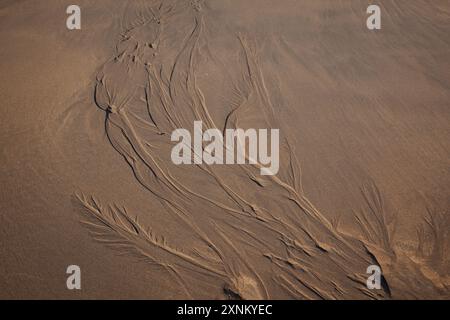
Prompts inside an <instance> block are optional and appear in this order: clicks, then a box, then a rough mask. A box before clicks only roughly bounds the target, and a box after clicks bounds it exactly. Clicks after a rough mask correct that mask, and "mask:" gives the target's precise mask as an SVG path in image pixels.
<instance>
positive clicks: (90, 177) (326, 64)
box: [0, 0, 450, 299]
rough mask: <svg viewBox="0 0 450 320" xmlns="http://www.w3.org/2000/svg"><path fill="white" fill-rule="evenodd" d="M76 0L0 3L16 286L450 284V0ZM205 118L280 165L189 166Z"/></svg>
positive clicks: (297, 292) (235, 294) (8, 264)
mask: <svg viewBox="0 0 450 320" xmlns="http://www.w3.org/2000/svg"><path fill="white" fill-rule="evenodd" d="M78 2H79V5H80V6H81V8H82V30H77V31H69V30H67V29H66V26H65V20H66V17H67V15H66V13H65V11H66V8H67V6H68V5H69V4H72V2H70V1H62V0H58V1H57V0H52V1H23V0H22V1H6V0H4V1H2V2H0V26H1V27H0V39H1V46H0V71H1V72H0V77H1V79H0V83H1V88H0V98H1V110H2V117H1V126H0V139H1V140H0V141H1V146H2V147H1V167H0V168H1V171H0V181H1V187H2V188H1V191H2V192H1V199H0V205H1V214H0V218H1V223H0V240H1V246H0V298H89V299H90V298H162V299H173V298H194V299H198V298H204V299H226V298H242V299H268V298H269V299H285V298H286V299H351V298H357V299H373V298H375V299H377V298H381V299H384V298H394V299H398V298H409V299H414V298H447V299H448V298H450V261H449V259H450V253H449V249H450V248H449V244H450V235H449V227H450V210H449V208H450V201H449V194H450V171H449V168H450V161H449V160H450V157H449V156H450V139H449V138H450V125H449V124H450V105H449V103H450V38H449V36H448V35H449V34H450V4H449V2H448V1H444V0H442V1H441V0H435V1H419V0H417V1H407V0H383V1H379V3H380V4H381V5H380V6H381V9H382V30H380V31H369V30H368V29H367V28H366V26H365V21H366V17H367V14H366V8H367V6H368V5H369V4H370V2H369V1H362V0H349V1H336V0H321V1H311V0H303V1H299V0H283V1H276V2H275V1H269V0H246V1H239V0H228V1H205V2H203V1H182V0H168V1H165V0H164V1H162V3H161V2H160V1H128V0H127V1H125V0H124V1H112V0H95V1H94V0H80V1H78ZM194 120H202V121H203V123H204V125H205V126H207V127H209V128H213V127H215V128H219V129H221V130H223V129H225V128H244V129H246V128H279V129H280V162H281V164H280V171H279V173H278V174H277V175H276V176H262V175H260V173H259V168H258V167H257V166H253V165H239V166H236V165H234V166H226V165H224V166H207V165H197V166H175V165H174V164H172V162H171V159H170V152H171V148H172V147H173V145H174V143H173V142H171V141H170V134H171V132H172V131H173V130H174V129H176V128H187V129H190V128H192V126H193V122H194ZM80 222H81V223H80ZM71 264H75V265H79V266H80V267H81V270H82V290H80V291H70V290H67V288H66V277H67V275H66V273H65V271H66V268H67V266H68V265H71ZM372 264H376V265H380V266H381V268H382V272H383V276H384V278H383V288H382V289H381V290H369V289H367V288H366V278H367V276H368V275H367V274H366V269H367V267H368V266H369V265H372Z"/></svg>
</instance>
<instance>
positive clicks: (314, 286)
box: [78, 1, 450, 299]
mask: <svg viewBox="0 0 450 320" xmlns="http://www.w3.org/2000/svg"><path fill="white" fill-rule="evenodd" d="M206 14H207V13H205V10H204V8H203V3H202V1H163V2H156V1H155V2H152V1H143V2H142V3H140V5H139V6H138V8H137V10H136V12H134V11H131V12H130V11H129V12H127V14H126V15H125V17H124V19H123V32H122V34H121V35H120V37H121V40H120V41H119V42H118V43H117V46H116V52H115V53H114V55H113V57H112V58H111V60H110V61H108V62H107V63H105V65H104V66H103V69H102V71H101V72H100V73H99V74H98V76H97V85H96V88H95V101H96V104H97V105H98V106H99V107H100V108H101V109H103V110H104V111H105V113H106V119H105V130H106V133H107V136H108V139H109V141H110V143H111V145H112V146H113V147H114V148H115V150H116V151H117V152H118V153H120V154H121V155H122V156H123V158H124V160H125V161H126V162H127V163H128V165H129V166H130V167H131V169H132V172H133V174H134V177H135V178H136V180H137V181H138V182H139V183H140V184H141V185H142V186H143V187H144V188H145V189H146V190H147V191H148V193H149V197H151V198H152V199H155V200H157V201H160V202H161V204H162V205H163V206H164V208H165V209H166V212H161V214H169V215H171V216H173V218H174V219H177V221H179V224H180V228H189V229H190V230H191V232H192V234H194V235H195V237H196V238H197V240H198V244H199V245H198V246H196V247H191V248H178V247H175V246H173V245H172V244H171V241H170V236H171V235H170V234H167V235H156V234H154V232H153V231H152V226H151V225H144V224H143V223H141V222H140V221H139V220H138V216H137V215H135V214H133V213H130V212H128V211H127V209H126V208H120V207H118V206H116V205H109V206H107V205H102V204H101V203H100V201H99V200H97V199H96V198H95V197H94V196H84V195H78V199H79V200H80V201H81V202H82V203H83V205H84V206H85V208H86V209H87V211H88V215H87V219H86V221H85V223H86V225H87V226H88V227H89V228H90V229H91V230H92V231H93V233H94V235H95V237H96V239H98V240H100V241H102V242H105V243H107V244H109V245H111V246H113V247H114V248H117V249H121V250H124V251H126V252H130V253H132V252H134V253H137V254H138V255H139V256H141V257H144V258H145V259H146V261H149V262H151V263H155V264H158V265H160V266H162V267H163V268H165V269H166V270H167V271H168V272H169V273H171V274H172V275H173V279H174V281H176V282H177V283H179V284H180V286H181V287H182V288H183V291H184V292H185V294H186V297H190V298H195V297H196V287H195V282H193V281H192V277H186V274H196V275H197V276H196V277H197V279H200V280H199V281H209V279H211V278H214V279H220V281H221V282H222V284H223V285H222V286H223V294H224V297H229V298H242V299H268V298H282V297H291V298H295V299H344V298H374V299H377V298H389V297H396V298H398V297H407V298H408V297H414V296H417V297H442V296H443V295H447V296H448V295H449V286H450V281H449V277H448V275H447V274H446V272H447V273H448V269H447V268H448V264H447V263H448V261H446V259H447V258H446V257H447V250H448V247H447V245H448V242H449V235H448V230H446V229H445V228H440V227H439V226H440V225H444V226H445V225H448V222H446V224H445V223H441V224H439V223H438V222H437V220H436V219H438V218H442V219H443V220H444V219H448V215H447V216H445V215H442V216H438V215H436V213H431V214H430V220H428V222H427V223H428V226H429V227H430V228H431V230H432V232H433V233H434V242H433V243H432V244H430V245H428V244H426V242H427V240H426V239H425V238H424V240H422V241H421V242H420V243H421V247H420V248H419V250H418V252H420V253H421V254H419V253H418V254H417V255H416V256H414V257H411V256H410V255H407V254H405V253H404V252H402V249H401V248H396V247H395V244H393V243H392V242H393V235H394V233H395V216H394V215H392V214H390V213H389V212H386V210H385V208H384V204H383V197H382V194H381V193H380V191H379V190H378V188H377V186H376V185H375V183H373V182H369V183H367V184H365V185H364V186H363V187H362V189H361V192H362V194H363V195H364V198H365V201H366V203H367V206H366V208H365V209H363V210H361V211H358V212H357V213H356V219H357V221H358V224H359V225H360V229H361V233H360V234H351V235H350V234H344V233H342V232H341V231H340V230H339V228H338V226H339V223H338V221H329V220H328V219H327V218H326V216H324V215H323V214H322V213H321V212H320V211H319V210H318V209H317V208H316V207H315V206H314V205H313V204H312V203H311V202H310V201H309V200H308V198H307V197H306V195H305V192H304V190H303V187H302V182H301V178H302V177H301V167H300V163H299V161H298V160H297V157H296V155H295V150H294V149H293V148H292V147H291V144H290V143H289V137H287V136H283V132H287V131H288V130H283V123H282V122H281V121H279V119H278V118H277V111H276V108H277V107H276V104H275V103H274V100H276V99H279V97H278V96H277V95H276V92H275V94H274V90H272V89H270V90H269V88H268V85H267V83H266V80H265V77H264V72H263V68H262V67H261V64H260V61H259V50H260V49H259V48H258V46H257V44H256V43H254V42H253V41H252V39H251V36H249V35H245V34H236V42H238V43H239V44H240V54H239V57H240V60H239V61H240V62H241V64H242V66H241V67H240V68H237V70H239V71H240V72H241V73H240V74H238V75H229V76H228V77H227V80H228V82H229V85H230V86H231V87H232V88H233V95H232V96H231V97H228V99H229V100H228V101H227V102H228V105H227V106H226V107H224V108H229V109H228V112H227V114H226V116H225V117H222V118H219V117H215V118H214V117H213V115H212V112H211V109H210V106H208V103H207V101H206V98H205V95H204V93H203V92H202V89H201V88H200V86H199V83H198V81H197V79H198V73H199V69H200V68H201V65H202V63H203V62H204V61H205V60H206V59H208V61H210V63H211V61H212V62H213V63H219V62H218V61H217V60H215V59H214V57H212V56H211V53H210V51H209V49H208V45H209V39H208V22H209V21H208V19H206V17H205V15H206ZM174 20H177V21H178V23H177V24H173V23H172V22H173V21H174ZM179 21H182V22H181V23H180V22H179ZM173 25H176V26H180V25H182V26H183V28H182V29H180V28H178V27H177V28H176V29H175V28H174V27H173ZM274 95H275V96H276V97H273V96H274ZM194 121H202V122H203V125H204V126H205V127H206V128H205V130H206V129H208V128H218V129H220V130H224V129H226V128H243V129H246V128H252V127H253V128H280V132H281V138H282V140H281V149H282V150H280V153H281V154H282V156H281V165H280V172H279V174H278V175H277V176H261V175H260V174H259V166H258V165H239V166H219V167H216V166H207V165H195V166H175V165H173V164H172V162H171V159H170V153H171V149H172V147H173V142H171V141H170V133H171V132H172V131H173V130H175V129H177V128H191V127H192V124H193V123H194ZM118 202H120V200H118ZM420 234H421V235H423V234H425V231H420ZM422 245H423V246H422ZM424 246H425V247H427V246H428V247H429V246H431V247H432V249H431V254H429V253H428V252H430V250H428V249H427V248H424ZM371 264H379V265H380V266H381V267H382V270H383V274H384V282H383V290H380V291H375V290H369V289H367V288H366V277H367V276H366V274H365V271H366V269H367V266H368V265H371Z"/></svg>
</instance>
